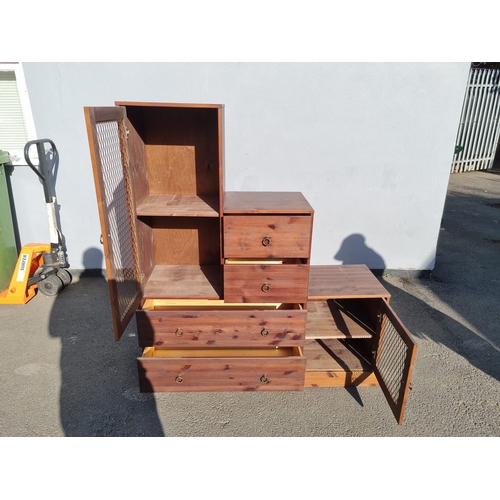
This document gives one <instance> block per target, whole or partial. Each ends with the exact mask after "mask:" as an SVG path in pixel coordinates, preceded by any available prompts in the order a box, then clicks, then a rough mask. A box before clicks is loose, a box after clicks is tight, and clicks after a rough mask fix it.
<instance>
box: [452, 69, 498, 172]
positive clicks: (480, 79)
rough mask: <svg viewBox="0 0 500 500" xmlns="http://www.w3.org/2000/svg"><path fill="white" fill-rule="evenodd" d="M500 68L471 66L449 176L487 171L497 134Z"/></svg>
mask: <svg viewBox="0 0 500 500" xmlns="http://www.w3.org/2000/svg"><path fill="white" fill-rule="evenodd" d="M499 83H500V69H485V68H474V67H471V69H470V72H469V82H468V85H467V89H466V92H465V98H464V104H463V108H462V115H461V117H460V124H459V127H458V133H457V139H456V141H455V154H454V157H453V163H452V167H451V173H458V172H468V171H471V170H489V169H491V167H492V166H493V161H494V159H495V153H496V149H497V145H498V138H499V134H500V126H499V116H500V85H499Z"/></svg>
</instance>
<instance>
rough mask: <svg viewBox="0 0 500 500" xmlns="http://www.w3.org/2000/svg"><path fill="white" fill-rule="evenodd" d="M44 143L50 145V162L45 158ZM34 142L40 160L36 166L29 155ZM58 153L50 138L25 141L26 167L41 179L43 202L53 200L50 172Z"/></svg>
mask: <svg viewBox="0 0 500 500" xmlns="http://www.w3.org/2000/svg"><path fill="white" fill-rule="evenodd" d="M46 143H49V144H50V145H51V147H52V159H51V160H50V162H49V161H48V160H47V155H46V152H45V144H46ZM34 144H36V148H37V151H38V159H39V162H40V164H39V165H38V167H35V165H33V163H32V162H31V160H30V156H29V150H30V147H31V146H33V145H34ZM58 155H59V153H58V151H57V148H56V145H55V144H54V143H53V142H52V141H51V140H50V139H36V140H34V141H29V142H27V143H26V145H25V146H24V159H25V160H26V163H27V164H28V167H30V168H31V170H33V172H35V174H36V175H38V177H40V179H41V180H42V183H43V192H44V194H45V203H52V201H53V196H52V188H51V185H50V172H51V170H52V169H53V168H54V165H55V164H56V161H57V157H58Z"/></svg>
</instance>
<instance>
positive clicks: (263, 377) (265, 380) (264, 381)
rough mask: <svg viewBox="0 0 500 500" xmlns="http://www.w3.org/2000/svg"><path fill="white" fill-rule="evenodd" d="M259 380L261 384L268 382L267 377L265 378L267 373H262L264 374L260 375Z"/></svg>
mask: <svg viewBox="0 0 500 500" xmlns="http://www.w3.org/2000/svg"><path fill="white" fill-rule="evenodd" d="M260 381H261V382H262V383H263V384H267V383H268V382H269V379H268V378H267V375H266V374H265V373H264V375H262V377H260Z"/></svg>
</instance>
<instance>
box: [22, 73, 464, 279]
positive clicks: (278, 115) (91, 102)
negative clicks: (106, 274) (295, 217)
mask: <svg viewBox="0 0 500 500" xmlns="http://www.w3.org/2000/svg"><path fill="white" fill-rule="evenodd" d="M23 66H24V72H25V78H26V83H27V87H28V93H29V97H30V101H31V107H32V111H33V117H34V122H35V125H36V130H37V133H38V137H39V138H45V137H46V138H50V139H52V140H53V141H54V142H55V144H56V145H57V148H58V150H59V153H60V165H59V170H58V175H57V183H56V193H57V199H58V202H59V204H60V206H61V208H60V216H61V225H62V230H63V233H64V235H65V238H66V245H67V248H68V256H69V260H70V263H71V267H72V268H73V269H83V268H84V267H86V268H101V267H104V263H103V259H102V253H101V252H100V251H99V250H100V249H101V248H102V247H101V245H100V243H99V236H100V228H99V218H98V213H97V204H96V198H95V192H94V184H93V179H92V169H91V164H90V154H89V149H88V142H87V133H86V129H85V121H84V115H83V107H84V106H109V105H113V104H114V102H115V101H117V100H120V101H157V102H186V103H189V102H196V103H221V104H224V105H225V168H226V170H225V181H226V182H225V184H226V189H227V190H236V191H237V190H256V191H301V192H302V193H303V194H304V195H305V197H306V198H307V199H308V201H309V202H310V204H311V205H312V206H313V208H314V209H315V219H314V232H313V249H312V263H313V264H340V263H357V262H362V263H366V264H367V265H368V266H369V267H372V268H377V269H380V268H385V269H391V270H410V269H411V270H430V269H432V268H433V267H434V260H435V254H436V245H437V240H438V236H439V228H440V221H441V216H442V212H443V206H444V201H445V196H446V188H447V184H448V179H449V175H450V174H449V171H450V165H451V160H452V157H453V150H454V142H455V136H456V133H457V127H458V121H459V117H460V111H461V106H462V101H463V96H464V91H465V86H466V80H467V74H468V69H469V63H387V64H386V63H25V64H24V65H23ZM12 184H13V189H14V197H15V203H16V210H17V218H18V223H19V229H20V234H21V240H22V243H23V244H24V243H28V242H33V241H42V242H45V241H47V240H48V229H47V227H46V226H47V221H46V216H45V209H44V205H43V192H42V189H41V186H40V185H39V184H38V181H37V179H36V178H35V176H34V174H33V173H32V172H31V171H29V169H28V168H27V167H26V168H23V167H17V168H16V169H15V171H14V173H13V175H12ZM96 249H97V250H96Z"/></svg>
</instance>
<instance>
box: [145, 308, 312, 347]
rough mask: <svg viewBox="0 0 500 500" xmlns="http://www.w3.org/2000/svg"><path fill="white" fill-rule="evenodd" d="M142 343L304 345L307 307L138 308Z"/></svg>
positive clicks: (175, 344) (195, 345)
mask: <svg viewBox="0 0 500 500" xmlns="http://www.w3.org/2000/svg"><path fill="white" fill-rule="evenodd" d="M136 318H137V329H138V332H139V345H140V346H141V347H147V346H172V347H173V346H177V347H182V346H185V347H197V346H198V347H207V346H228V347H230V346H246V347H248V346H254V345H255V346H280V345H281V346H293V345H303V343H304V336H305V322H306V311H304V310H294V309H290V310H274V311H272V310H266V311H258V310H249V311H218V310H205V311H197V310H193V311H137V313H136Z"/></svg>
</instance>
